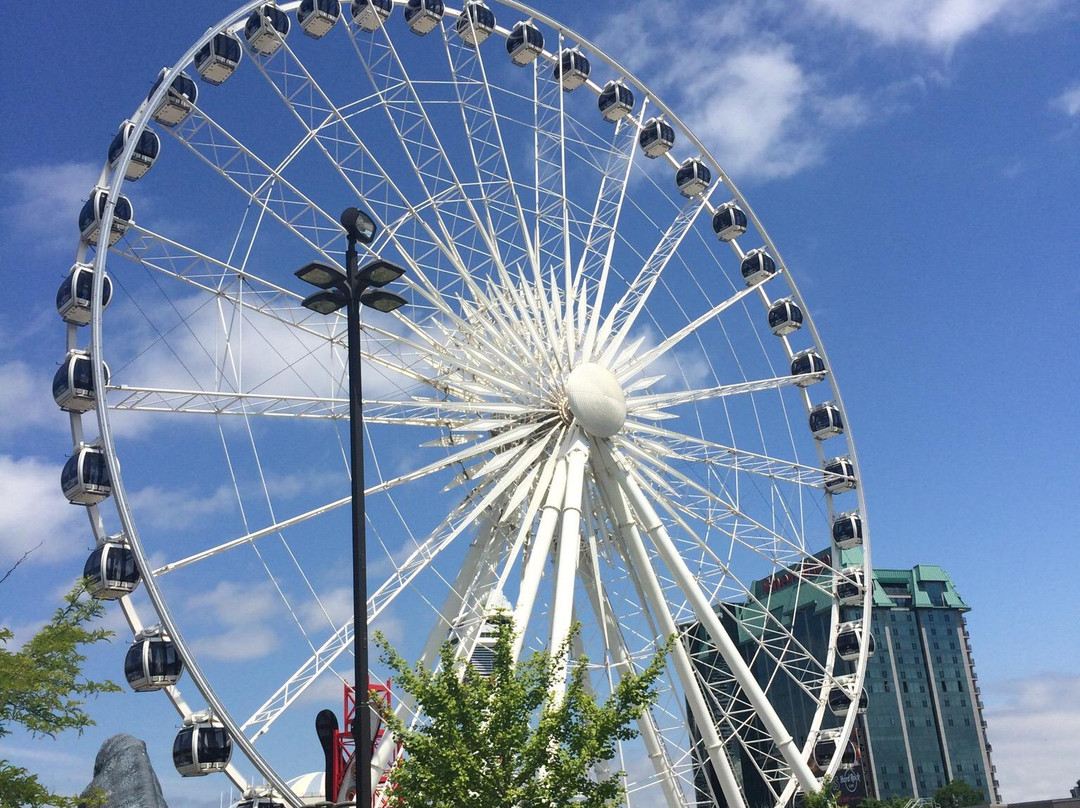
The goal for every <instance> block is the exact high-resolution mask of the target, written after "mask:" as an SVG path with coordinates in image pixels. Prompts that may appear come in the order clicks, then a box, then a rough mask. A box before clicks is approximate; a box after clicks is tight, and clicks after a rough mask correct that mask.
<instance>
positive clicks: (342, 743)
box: [331, 679, 401, 804]
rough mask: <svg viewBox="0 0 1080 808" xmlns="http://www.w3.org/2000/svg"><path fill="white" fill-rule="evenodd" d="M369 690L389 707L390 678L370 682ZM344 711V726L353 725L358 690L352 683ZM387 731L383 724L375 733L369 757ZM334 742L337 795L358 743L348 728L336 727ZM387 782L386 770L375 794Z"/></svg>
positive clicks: (348, 689) (373, 696)
mask: <svg viewBox="0 0 1080 808" xmlns="http://www.w3.org/2000/svg"><path fill="white" fill-rule="evenodd" d="M368 692H369V693H370V694H371V699H372V700H374V699H379V700H380V701H383V702H385V703H386V706H387V707H389V706H390V705H391V704H392V698H393V695H392V694H391V692H390V680H389V679H387V680H386V684H385V685H380V684H374V683H372V684H370V685H369V686H368ZM342 712H343V717H344V719H345V720H344V721H343V722H342V726H344V727H352V725H353V718H354V717H355V715H356V691H355V690H354V689H353V687H352V686H351V685H348V684H347V685H345V697H344V703H343V710H342ZM385 733H386V726H385V725H383V726H381V727H380V728H379V731H378V732H377V733H376V734H375V743H374V744H373V745H372V749H371V750H370V751H369V752H368V757H369V759H370V757H371V754H372V752H374V749H375V747H376V746H378V744H379V741H380V740H381V739H382V736H383V735H384V734H385ZM333 743H334V757H333V768H332V770H331V773H332V776H333V779H334V790H333V792H331V793H333V794H335V795H337V794H340V793H341V785H342V783H344V782H345V773H346V772H347V771H348V770H349V765H350V764H351V763H352V760H353V756H354V755H355V754H356V743H355V741H354V739H353V736H352V733H351V732H350V731H349V730H348V729H336V730H334V738H333ZM400 751H401V750H400V748H399V749H396V750H394V757H395V758H396V757H397V755H398V753H399V752H400ZM385 783H386V773H385V772H384V773H383V775H382V777H380V778H379V783H378V786H376V794H375V796H378V788H379V787H380V786H382V785H384V784H385ZM349 799H352V795H350V796H349ZM372 803H373V804H374V798H373V799H372Z"/></svg>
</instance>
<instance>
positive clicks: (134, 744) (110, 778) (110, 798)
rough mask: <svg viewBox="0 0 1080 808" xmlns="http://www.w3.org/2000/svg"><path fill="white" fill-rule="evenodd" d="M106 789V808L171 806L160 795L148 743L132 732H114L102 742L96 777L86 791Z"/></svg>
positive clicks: (96, 762) (86, 792)
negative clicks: (147, 747)
mask: <svg viewBox="0 0 1080 808" xmlns="http://www.w3.org/2000/svg"><path fill="white" fill-rule="evenodd" d="M93 789H100V790H102V791H104V792H105V794H106V800H105V805H104V808H169V807H168V805H166V804H165V798H164V797H163V796H162V795H161V783H159V782H158V779H157V775H156V774H154V768H153V767H152V766H151V765H150V758H149V757H148V756H147V754H146V744H145V743H143V742H142V741H140V740H139V739H138V738H133V737H132V736H130V735H124V734H120V735H114V736H113V737H111V738H109V739H108V740H107V741H105V743H103V744H102V745H101V749H99V750H98V753H97V759H96V760H95V761H94V779H93V780H91V781H90V785H88V786H87V787H86V788H85V789H83V793H82V794H81V795H80V796H82V797H86V796H88V795H89V794H90V792H91V791H92V790H93Z"/></svg>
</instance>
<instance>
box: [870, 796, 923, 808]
mask: <svg viewBox="0 0 1080 808" xmlns="http://www.w3.org/2000/svg"><path fill="white" fill-rule="evenodd" d="M910 799H911V797H903V796H900V795H899V794H897V795H894V796H892V797H889V798H888V799H887V800H878V799H874V798H873V797H866V798H865V799H863V801H862V802H860V803H859V808H904V806H905V805H907V804H908V801H909V800H910Z"/></svg>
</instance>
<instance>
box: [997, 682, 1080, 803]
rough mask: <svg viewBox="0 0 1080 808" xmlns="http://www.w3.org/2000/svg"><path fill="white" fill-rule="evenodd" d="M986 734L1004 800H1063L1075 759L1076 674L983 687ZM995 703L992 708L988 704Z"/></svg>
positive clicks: (1078, 725) (1078, 719)
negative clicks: (1061, 798) (985, 707)
mask: <svg viewBox="0 0 1080 808" xmlns="http://www.w3.org/2000/svg"><path fill="white" fill-rule="evenodd" d="M986 695H987V699H988V701H990V702H991V706H989V708H988V709H987V711H986V720H987V725H988V727H987V735H988V737H989V740H990V741H991V742H992V743H993V745H994V751H993V753H992V754H993V761H994V763H995V765H997V767H998V779H1000V780H1001V794H1002V798H1003V799H1004V800H1005V801H1006V802H1018V801H1027V800H1042V799H1051V798H1054V797H1064V796H1065V795H1066V794H1068V791H1069V787H1070V786H1072V785H1073V784H1074V783H1075V782H1076V776H1077V771H1076V762H1077V761H1078V760H1080V675H1047V676H1042V677H1040V676H1033V677H1030V678H1027V679H1019V680H1012V681H1009V682H1005V683H1003V684H1002V685H1000V686H996V687H987V688H986ZM996 700H1000V702H999V704H998V705H997V706H994V705H993V702H994V701H996Z"/></svg>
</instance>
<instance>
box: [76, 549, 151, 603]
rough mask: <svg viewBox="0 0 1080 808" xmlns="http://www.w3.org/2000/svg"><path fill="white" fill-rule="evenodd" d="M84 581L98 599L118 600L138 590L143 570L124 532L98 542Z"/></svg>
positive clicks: (84, 571)
mask: <svg viewBox="0 0 1080 808" xmlns="http://www.w3.org/2000/svg"><path fill="white" fill-rule="evenodd" d="M83 578H85V579H86V581H87V591H88V592H89V593H90V596H91V597H93V598H96V599H97V600H116V599H117V598H122V597H124V596H125V595H130V594H131V593H132V592H134V591H135V589H136V587H138V585H139V581H140V579H141V578H140V575H139V567H138V565H137V564H136V563H135V552H134V551H133V550H132V549H131V548H130V547H129V546H128V544H127V541H126V539H125V538H124V535H123V534H122V533H121V534H117V535H116V536H109V537H108V538H107V539H104V540H103V541H99V542H98V545H97V547H96V548H95V549H94V551H93V552H92V553H90V555H89V557H88V558H87V559H86V563H85V564H84V565H83Z"/></svg>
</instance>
